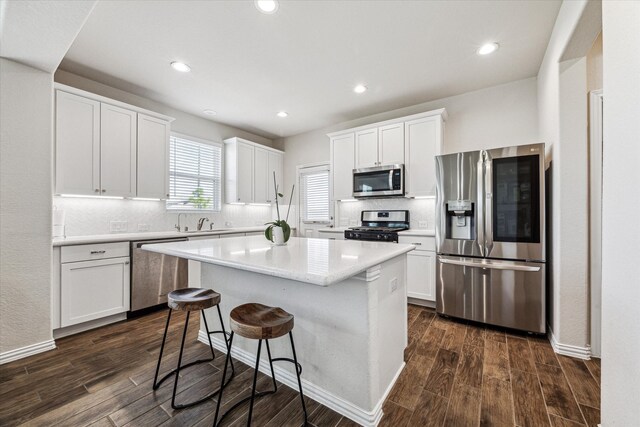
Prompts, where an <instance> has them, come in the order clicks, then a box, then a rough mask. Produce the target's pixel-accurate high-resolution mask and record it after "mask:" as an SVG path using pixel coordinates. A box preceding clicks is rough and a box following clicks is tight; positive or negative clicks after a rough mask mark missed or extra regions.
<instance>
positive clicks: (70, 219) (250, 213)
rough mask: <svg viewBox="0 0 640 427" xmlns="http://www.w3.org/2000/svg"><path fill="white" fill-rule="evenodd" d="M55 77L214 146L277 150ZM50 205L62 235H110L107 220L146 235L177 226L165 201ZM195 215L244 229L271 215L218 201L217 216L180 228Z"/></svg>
mask: <svg viewBox="0 0 640 427" xmlns="http://www.w3.org/2000/svg"><path fill="white" fill-rule="evenodd" d="M54 78H55V81H56V82H58V83H62V84H65V85H69V86H73V87H76V88H79V89H82V90H86V91H88V92H91V93H95V94H98V95H102V96H106V97H109V98H112V99H115V100H118V101H121V102H126V103H128V104H131V105H135V106H138V107H141V108H146V109H149V110H152V111H156V112H158V113H162V114H166V115H168V116H171V117H174V118H175V120H174V121H173V122H172V123H171V130H172V131H176V132H180V133H183V134H185V135H190V136H195V137H198V138H202V139H205V140H209V141H216V142H222V141H223V140H224V139H226V138H230V137H233V136H239V137H242V138H246V139H249V140H251V141H254V142H257V143H259V144H263V145H267V146H270V147H274V146H275V147H276V148H277V144H274V143H273V141H272V140H270V139H268V138H264V137H262V136H259V135H255V134H252V133H248V132H245V131H243V130H241V129H237V128H234V127H231V126H227V125H224V124H221V123H217V122H214V121H211V120H207V119H204V118H202V117H197V116H194V115H192V114H189V113H185V112H184V111H180V110H176V109H174V108H171V107H169V106H166V105H164V104H160V103H158V102H155V101H152V100H149V99H147V98H143V97H140V96H137V95H133V94H131V93H128V92H125V91H122V90H120V89H116V88H113V87H111V86H107V85H104V84H102V83H99V82H96V81H93V80H89V79H86V78H84V77H81V76H78V75H76V74H72V73H69V72H66V71H63V70H58V71H57V72H56V73H55V77H54ZM54 204H55V206H56V208H57V209H60V210H64V211H65V215H66V220H65V223H66V235H67V236H81V235H91V234H107V233H109V232H110V231H109V222H110V221H127V222H128V229H127V232H137V231H138V224H141V225H145V226H148V229H149V230H150V231H167V230H172V229H173V226H174V224H176V222H177V214H176V213H174V212H168V211H166V209H165V205H164V202H151V201H137V200H100V199H78V198H62V197H55V198H54ZM199 217H207V218H209V219H210V220H211V221H214V222H215V224H216V226H217V227H225V226H226V227H231V226H233V227H245V226H255V225H262V224H264V223H265V222H266V221H269V220H270V219H272V213H271V209H270V208H269V207H265V206H236V205H227V204H224V203H223V204H222V212H220V213H198V214H189V215H188V216H187V218H186V221H184V220H183V225H184V224H186V225H188V226H189V228H194V227H195V224H196V222H197V219H198V218H199ZM206 227H208V225H207V226H206Z"/></svg>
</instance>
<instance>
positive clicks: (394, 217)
mask: <svg viewBox="0 0 640 427" xmlns="http://www.w3.org/2000/svg"><path fill="white" fill-rule="evenodd" d="M360 220H361V223H362V225H361V226H360V227H351V228H348V229H347V230H345V232H344V238H345V239H347V240H370V241H377V242H394V243H397V242H398V231H402V230H408V229H409V211H406V210H383V211H362V212H361V213H360Z"/></svg>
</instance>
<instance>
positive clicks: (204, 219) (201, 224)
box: [197, 217, 209, 231]
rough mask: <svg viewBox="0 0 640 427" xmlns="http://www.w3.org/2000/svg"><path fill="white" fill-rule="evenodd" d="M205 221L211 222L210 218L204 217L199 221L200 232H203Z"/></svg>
mask: <svg viewBox="0 0 640 427" xmlns="http://www.w3.org/2000/svg"><path fill="white" fill-rule="evenodd" d="M205 221H209V218H204V217H202V218H200V219H199V220H198V228H197V230H198V231H202V226H203V225H204V222H205Z"/></svg>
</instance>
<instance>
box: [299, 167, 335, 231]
mask: <svg viewBox="0 0 640 427" xmlns="http://www.w3.org/2000/svg"><path fill="white" fill-rule="evenodd" d="M300 185H301V194H302V221H304V222H329V221H330V220H331V217H330V213H329V210H330V209H329V168H328V167H327V166H320V167H313V168H307V169H303V170H302V171H301V172H300Z"/></svg>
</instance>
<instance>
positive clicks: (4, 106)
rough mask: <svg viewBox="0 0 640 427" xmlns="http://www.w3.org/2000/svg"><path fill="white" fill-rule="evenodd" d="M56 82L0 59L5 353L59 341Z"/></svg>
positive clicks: (0, 282) (0, 312) (0, 341)
mask: <svg viewBox="0 0 640 427" xmlns="http://www.w3.org/2000/svg"><path fill="white" fill-rule="evenodd" d="M52 88H53V76H52V75H51V74H50V73H46V72H43V71H39V70H36V69H34V68H31V67H28V66H25V65H21V64H18V63H16V62H13V61H10V60H7V59H4V58H1V59H0V94H1V96H0V129H1V130H0V140H1V142H0V206H1V207H2V208H1V209H0V354H1V353H5V352H7V351H9V350H14V349H17V348H21V347H25V346H27V345H32V344H37V343H41V342H45V341H48V340H51V339H52V336H51V327H50V314H51V308H50V307H51V304H50V301H51V300H50V292H51V256H52V255H51V193H52V178H51V177H52V158H53V156H52V117H53V98H52Z"/></svg>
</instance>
